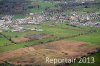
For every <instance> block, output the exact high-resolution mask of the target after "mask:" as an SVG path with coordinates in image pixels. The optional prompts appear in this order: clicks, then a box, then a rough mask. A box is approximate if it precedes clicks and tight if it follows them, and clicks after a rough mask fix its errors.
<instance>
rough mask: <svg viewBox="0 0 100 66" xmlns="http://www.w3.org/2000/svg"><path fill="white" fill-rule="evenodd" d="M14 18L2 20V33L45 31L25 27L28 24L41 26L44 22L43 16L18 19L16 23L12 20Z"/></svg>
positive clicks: (3, 18)
mask: <svg viewBox="0 0 100 66" xmlns="http://www.w3.org/2000/svg"><path fill="white" fill-rule="evenodd" d="M12 17H13V16H4V17H2V18H1V19H0V32H3V31H11V32H16V31H17V32H19V31H22V32H23V31H27V30H32V31H33V30H34V31H43V29H40V28H37V27H26V26H23V25H27V24H40V22H42V21H43V20H44V18H43V17H42V15H39V14H38V15H36V14H35V15H34V14H33V15H32V14H31V15H30V17H27V18H22V19H16V20H15V21H13V20H12Z"/></svg>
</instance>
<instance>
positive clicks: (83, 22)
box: [70, 13, 100, 27]
mask: <svg viewBox="0 0 100 66" xmlns="http://www.w3.org/2000/svg"><path fill="white" fill-rule="evenodd" d="M97 19H100V16H99V15H98V14H97V13H89V14H87V13H85V14H80V15H79V14H75V13H74V14H73V15H72V16H71V20H70V24H71V25H75V26H91V27H93V26H95V27H100V22H97V21H96V20H97Z"/></svg>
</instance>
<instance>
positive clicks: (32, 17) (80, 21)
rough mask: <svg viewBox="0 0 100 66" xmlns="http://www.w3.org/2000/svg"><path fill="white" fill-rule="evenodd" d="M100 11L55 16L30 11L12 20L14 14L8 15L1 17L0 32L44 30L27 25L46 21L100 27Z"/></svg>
mask: <svg viewBox="0 0 100 66" xmlns="http://www.w3.org/2000/svg"><path fill="white" fill-rule="evenodd" d="M98 14H99V13H89V14H88V13H81V14H79V13H77V12H73V13H71V14H70V15H66V14H64V13H61V14H57V15H54V16H50V15H47V13H39V14H38V13H37V14H34V13H29V15H28V16H27V17H25V18H20V19H16V20H12V18H13V16H10V15H6V16H3V17H1V18H0V32H2V31H11V32H16V31H22V32H23V31H27V30H32V31H43V29H41V28H38V27H27V26H25V25H40V24H41V23H45V22H53V23H66V22H67V23H69V25H72V26H90V27H100V22H97V21H96V20H97V19H100V16H99V15H98Z"/></svg>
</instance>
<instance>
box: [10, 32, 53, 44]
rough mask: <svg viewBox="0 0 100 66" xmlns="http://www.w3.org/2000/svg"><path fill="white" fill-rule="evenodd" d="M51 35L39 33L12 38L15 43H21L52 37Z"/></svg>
mask: <svg viewBox="0 0 100 66" xmlns="http://www.w3.org/2000/svg"><path fill="white" fill-rule="evenodd" d="M50 37H52V36H51V35H48V34H37V35H30V36H23V37H18V38H11V40H12V41H13V42H15V43H20V42H26V41H31V40H40V39H45V38H50Z"/></svg>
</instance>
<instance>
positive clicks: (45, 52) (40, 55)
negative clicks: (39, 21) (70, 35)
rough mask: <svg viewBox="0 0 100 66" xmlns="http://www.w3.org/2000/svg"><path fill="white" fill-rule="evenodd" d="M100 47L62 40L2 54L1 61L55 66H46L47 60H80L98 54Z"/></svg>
mask: <svg viewBox="0 0 100 66" xmlns="http://www.w3.org/2000/svg"><path fill="white" fill-rule="evenodd" d="M99 48H100V47H97V46H92V45H90V44H87V43H85V42H79V41H68V40H60V41H55V42H50V43H47V44H42V45H36V46H32V47H27V48H21V49H17V50H14V51H9V52H4V53H2V54H0V61H1V62H2V61H8V62H9V63H11V64H15V65H20V64H22V65H25V64H33V65H34V64H35V65H37V64H39V65H41V66H53V65H52V64H46V63H45V58H46V57H49V58H71V57H73V58H79V57H82V56H87V55H89V54H90V53H93V52H96V51H97V49H99Z"/></svg>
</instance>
